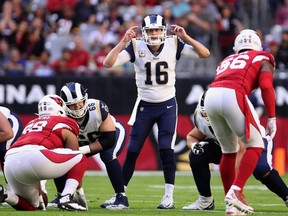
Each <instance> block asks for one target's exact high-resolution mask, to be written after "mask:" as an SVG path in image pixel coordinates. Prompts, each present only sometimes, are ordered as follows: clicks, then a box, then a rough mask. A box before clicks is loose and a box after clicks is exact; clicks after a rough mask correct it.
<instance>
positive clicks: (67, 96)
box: [60, 82, 88, 119]
mask: <svg viewBox="0 0 288 216" xmlns="http://www.w3.org/2000/svg"><path fill="white" fill-rule="evenodd" d="M60 97H61V98H62V99H63V100H64V102H65V104H66V111H67V115H68V116H70V117H72V118H76V119H78V118H82V117H83V116H84V115H85V114H86V112H87V110H88V104H87V99H88V94H87V89H85V88H84V87H83V86H82V85H81V84H80V83H77V82H70V83H66V85H65V86H63V87H62V89H61V91H60ZM81 101H83V102H84V106H83V107H82V108H80V109H77V110H71V109H70V108H69V107H68V106H69V105H72V104H76V103H79V102H81Z"/></svg>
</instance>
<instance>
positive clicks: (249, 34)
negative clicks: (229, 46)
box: [233, 29, 262, 53]
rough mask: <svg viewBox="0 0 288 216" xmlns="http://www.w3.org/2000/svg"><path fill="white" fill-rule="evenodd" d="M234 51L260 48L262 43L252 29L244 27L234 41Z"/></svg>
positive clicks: (258, 49) (259, 49)
mask: <svg viewBox="0 0 288 216" xmlns="http://www.w3.org/2000/svg"><path fill="white" fill-rule="evenodd" d="M233 49H234V51H235V52H236V53H239V52H240V51H241V50H257V51H261V50H262V43H261V40H260V38H259V36H258V34H257V32H255V31H253V30H252V29H244V30H242V31H241V32H240V33H239V35H238V36H237V37H236V39H235V41H234V47H233Z"/></svg>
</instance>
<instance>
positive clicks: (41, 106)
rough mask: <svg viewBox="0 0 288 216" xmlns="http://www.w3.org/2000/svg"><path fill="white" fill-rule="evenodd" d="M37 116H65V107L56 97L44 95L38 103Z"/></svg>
mask: <svg viewBox="0 0 288 216" xmlns="http://www.w3.org/2000/svg"><path fill="white" fill-rule="evenodd" d="M38 115H39V116H40V117H42V116H66V105H65V102H64V101H63V100H62V98H61V97H59V96H58V95H52V94H51V95H45V96H44V97H43V98H42V99H41V100H40V101H39V102H38Z"/></svg>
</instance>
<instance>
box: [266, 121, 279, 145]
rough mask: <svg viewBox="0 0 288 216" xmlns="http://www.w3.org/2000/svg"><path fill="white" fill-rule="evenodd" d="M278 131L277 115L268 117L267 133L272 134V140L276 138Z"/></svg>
mask: <svg viewBox="0 0 288 216" xmlns="http://www.w3.org/2000/svg"><path fill="white" fill-rule="evenodd" d="M276 131H277V126H276V117H272V118H268V122H267V127H266V133H267V134H268V135H269V136H270V139H271V140H272V139H273V138H274V136H275V134H276Z"/></svg>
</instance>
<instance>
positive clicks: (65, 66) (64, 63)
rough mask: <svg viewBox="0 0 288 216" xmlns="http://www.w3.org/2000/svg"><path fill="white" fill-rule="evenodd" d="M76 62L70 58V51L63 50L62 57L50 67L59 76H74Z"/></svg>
mask: <svg viewBox="0 0 288 216" xmlns="http://www.w3.org/2000/svg"><path fill="white" fill-rule="evenodd" d="M77 64H78V63H77V60H75V59H73V58H72V55H71V50H70V49H68V48H64V49H63V50H62V56H61V57H60V58H59V59H56V60H55V61H54V62H53V63H52V67H53V69H54V71H55V72H56V74H57V75H59V76H69V75H70V76H71V75H75V74H76V70H77Z"/></svg>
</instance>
